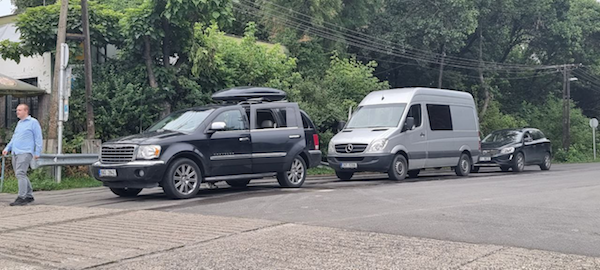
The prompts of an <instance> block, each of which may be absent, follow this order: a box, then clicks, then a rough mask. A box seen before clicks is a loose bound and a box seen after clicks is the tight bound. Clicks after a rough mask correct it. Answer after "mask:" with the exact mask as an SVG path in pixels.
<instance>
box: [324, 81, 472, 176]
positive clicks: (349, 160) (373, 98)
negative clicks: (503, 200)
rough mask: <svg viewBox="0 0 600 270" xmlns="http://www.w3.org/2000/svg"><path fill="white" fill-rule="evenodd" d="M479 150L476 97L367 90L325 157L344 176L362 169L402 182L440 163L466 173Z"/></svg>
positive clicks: (418, 90)
mask: <svg viewBox="0 0 600 270" xmlns="http://www.w3.org/2000/svg"><path fill="white" fill-rule="evenodd" d="M480 152H481V143H480V139H479V121H478V119H477V110H476V107H475V102H474V101H473V96H471V94H469V93H466V92H460V91H452V90H442V89H431V88H420V87H419V88H400V89H391V90H382V91H374V92H371V93H369V94H368V95H367V96H366V97H365V98H364V99H363V100H362V101H361V102H360V104H359V105H358V108H357V109H356V111H355V112H354V113H353V114H352V117H351V118H350V119H349V120H348V123H347V124H345V125H344V127H343V129H342V130H341V131H340V132H339V133H338V134H336V135H335V136H334V137H333V138H332V139H331V141H330V142H329V149H328V156H327V160H328V162H329V166H331V167H332V168H333V169H334V170H335V172H336V175H337V176H338V178H340V179H342V180H348V179H350V178H352V176H353V175H354V173H355V172H361V171H375V172H387V173H388V175H389V177H390V179H392V180H402V179H404V178H405V177H406V176H407V175H408V176H409V177H417V175H418V174H419V172H420V171H421V169H424V168H439V167H452V168H453V169H454V170H455V172H456V174H457V175H459V176H466V175H468V174H469V172H470V171H471V169H472V167H473V161H475V162H476V161H477V160H478V157H479V154H480Z"/></svg>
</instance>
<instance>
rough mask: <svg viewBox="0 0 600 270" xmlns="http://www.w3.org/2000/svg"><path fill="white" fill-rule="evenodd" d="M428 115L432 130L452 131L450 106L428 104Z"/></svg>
mask: <svg viewBox="0 0 600 270" xmlns="http://www.w3.org/2000/svg"><path fill="white" fill-rule="evenodd" d="M427 114H429V125H430V126H431V130H452V115H451V114H450V106H448V105H434V104H427Z"/></svg>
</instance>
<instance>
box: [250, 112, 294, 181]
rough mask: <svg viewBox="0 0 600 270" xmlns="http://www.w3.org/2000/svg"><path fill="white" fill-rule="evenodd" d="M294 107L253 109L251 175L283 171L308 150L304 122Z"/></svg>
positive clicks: (251, 113)
mask: <svg viewBox="0 0 600 270" xmlns="http://www.w3.org/2000/svg"><path fill="white" fill-rule="evenodd" d="M294 105H295V104H293V103H282V104H274V103H267V104H257V105H251V106H250V122H251V130H250V136H251V138H252V172H253V173H264V172H278V171H284V170H285V168H284V165H285V164H288V163H291V160H292V159H293V158H294V156H293V155H295V154H297V153H298V152H301V151H302V149H304V147H305V146H306V142H305V140H304V129H303V128H302V119H301V118H300V112H299V108H298V106H297V105H295V106H294Z"/></svg>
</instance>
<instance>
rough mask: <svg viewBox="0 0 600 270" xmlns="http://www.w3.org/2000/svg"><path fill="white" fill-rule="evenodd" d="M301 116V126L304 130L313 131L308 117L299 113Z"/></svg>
mask: <svg viewBox="0 0 600 270" xmlns="http://www.w3.org/2000/svg"><path fill="white" fill-rule="evenodd" d="M301 115H302V126H303V127H304V129H313V126H312V123H311V121H310V120H309V119H308V116H306V115H305V114H304V113H301Z"/></svg>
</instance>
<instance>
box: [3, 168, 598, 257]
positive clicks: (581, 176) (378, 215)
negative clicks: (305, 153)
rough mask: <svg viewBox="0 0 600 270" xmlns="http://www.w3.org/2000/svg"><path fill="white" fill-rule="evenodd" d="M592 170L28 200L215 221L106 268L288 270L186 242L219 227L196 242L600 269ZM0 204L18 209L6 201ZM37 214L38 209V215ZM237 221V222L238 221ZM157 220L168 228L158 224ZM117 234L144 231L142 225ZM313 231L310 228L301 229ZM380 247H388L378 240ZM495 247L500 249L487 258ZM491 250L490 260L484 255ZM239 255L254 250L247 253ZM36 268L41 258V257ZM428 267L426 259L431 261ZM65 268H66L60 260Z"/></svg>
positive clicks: (136, 217)
mask: <svg viewBox="0 0 600 270" xmlns="http://www.w3.org/2000/svg"><path fill="white" fill-rule="evenodd" d="M599 169H600V168H599V164H572V165H554V166H553V167H552V169H551V170H550V171H540V170H539V168H537V167H533V166H532V167H526V171H525V172H523V173H519V174H514V173H511V172H506V173H503V172H499V171H497V170H492V169H484V170H482V172H480V173H477V174H472V175H470V176H469V177H457V176H455V175H454V173H453V172H451V171H450V170H439V171H437V170H430V171H424V172H422V173H421V175H420V176H419V177H418V178H416V179H409V180H407V181H403V182H392V181H390V180H387V179H386V178H385V175H373V174H364V175H358V176H357V177H355V178H354V179H353V180H351V181H339V180H337V179H336V178H335V177H311V178H310V179H308V180H307V182H306V183H305V185H304V187H303V188H300V189H282V188H279V187H278V186H277V182H276V181H275V180H271V179H265V180H259V181H255V182H252V183H251V184H250V186H249V188H247V189H233V188H230V187H228V186H227V185H226V184H224V183H223V184H219V188H218V189H203V190H202V191H201V192H200V194H198V196H196V197H195V198H193V199H189V200H169V199H167V198H166V197H165V196H164V195H163V194H162V191H161V189H149V190H145V191H144V192H143V193H142V194H141V195H140V196H139V197H137V198H128V199H125V198H118V197H116V196H114V195H113V194H112V193H111V192H110V191H109V190H108V189H106V188H92V189H82V190H69V191H53V192H37V193H36V203H35V204H34V206H32V207H36V206H37V207H50V208H47V209H46V208H44V209H46V210H40V209H36V208H31V207H29V208H30V209H35V211H37V212H36V213H37V214H36V215H41V214H40V213H42V214H43V211H54V212H53V213H60V214H59V215H58V216H59V217H60V218H59V217H57V214H52V215H50V214H48V215H49V217H44V218H46V219H52V220H54V219H61V218H62V217H64V218H65V219H68V218H71V217H70V216H69V215H74V216H75V217H74V218H75V219H77V220H81V221H78V222H89V224H87V223H86V224H87V225H86V226H89V227H90V228H92V227H94V226H99V227H98V230H106V226H112V225H114V224H117V223H118V221H115V220H112V219H115V218H116V217H119V218H118V219H117V220H127V222H128V223H125V224H129V223H135V222H140V224H142V225H143V226H150V225H148V224H153V223H152V222H155V223H156V222H157V221H156V220H162V219H164V218H159V217H158V215H165V216H169V217H171V218H172V219H173V220H174V221H175V220H182V221H181V222H183V221H184V220H190V222H191V221H192V220H196V221H194V222H191V223H193V224H194V223H195V222H198V224H203V223H202V222H204V223H206V222H209V221H210V220H212V219H208V218H207V217H213V218H217V220H215V221H211V222H213V223H210V222H209V223H210V224H209V225H206V224H204V225H198V226H200V227H202V233H199V232H195V231H194V232H193V233H192V232H189V233H190V234H191V235H190V236H189V237H187V238H186V237H182V238H181V239H180V238H177V237H175V238H173V239H175V240H177V241H179V242H177V241H175V240H173V241H175V242H173V243H172V245H171V246H168V245H167V246H168V247H169V248H168V250H170V251H169V252H171V253H170V255H169V257H168V258H171V259H170V260H166V261H164V260H162V259H161V258H162V257H163V256H161V255H160V254H157V253H156V252H157V251H155V250H154V249H153V248H157V247H155V246H152V245H150V246H149V247H148V249H147V250H141V251H139V254H138V253H131V254H129V255H127V256H125V255H123V256H125V257H123V258H134V259H133V260H131V261H127V262H121V261H119V260H117V261H114V262H111V263H110V264H108V265H107V268H114V267H117V268H131V269H145V268H148V267H149V266H150V265H148V263H149V262H152V263H153V264H152V265H155V266H156V267H155V269H165V268H172V267H177V265H178V264H177V263H176V262H180V261H179V260H175V259H174V258H181V259H182V260H185V258H186V254H189V253H190V252H191V251H190V249H192V250H193V251H194V252H198V253H199V254H198V256H199V257H197V258H201V259H202V260H201V259H195V260H198V261H203V262H205V263H209V266H207V267H206V268H217V269H227V268H240V266H241V267H242V268H256V269H260V267H264V266H265V265H268V266H270V267H268V268H294V267H290V265H289V264H285V262H286V260H287V262H289V260H291V259H290V258H288V259H285V258H287V257H286V256H289V254H288V253H281V254H279V255H280V256H281V258H270V257H268V256H267V257H264V256H265V255H264V253H257V254H254V257H253V258H260V260H259V261H258V262H256V263H257V264H256V265H254V264H250V263H249V262H248V261H246V264H243V263H242V264H237V265H236V264H235V262H236V260H233V261H232V260H227V258H221V257H219V256H218V255H214V256H215V257H211V256H213V255H211V253H210V252H207V251H206V249H199V248H198V246H193V245H192V246H189V245H188V244H186V243H188V242H186V240H185V239H187V240H189V239H205V238H206V239H213V238H211V235H213V236H214V235H216V236H217V237H216V238H215V239H217V240H214V241H210V244H205V243H204V242H202V243H199V242H193V243H195V244H194V245H201V246H202V245H208V246H210V247H207V248H210V249H219V250H229V251H230V252H231V254H236V255H237V254H240V253H242V254H243V255H239V256H252V254H253V252H252V250H253V249H252V247H253V246H255V247H258V250H267V249H269V248H271V249H274V248H275V247H274V245H275V244H274V243H277V244H276V245H275V246H278V247H282V246H281V245H283V246H285V247H290V248H306V247H310V248H312V249H315V248H316V249H317V251H319V252H321V254H322V253H323V250H329V248H328V247H326V246H324V244H323V243H322V241H324V240H319V239H321V238H323V237H325V238H328V239H329V238H332V237H333V236H332V235H339V238H335V239H336V241H340V242H341V244H339V245H341V246H342V247H344V248H348V247H349V246H354V247H355V248H357V249H359V251H360V248H361V247H365V246H368V248H365V249H364V250H362V252H367V253H369V254H371V253H373V252H374V251H373V246H372V245H375V246H377V247H378V248H382V249H383V250H382V251H381V254H379V255H374V254H371V255H373V256H374V258H379V260H380V261H381V262H385V263H387V264H381V265H379V264H373V265H370V264H363V265H354V266H355V267H353V264H344V263H341V264H335V262H337V261H335V260H334V261H331V260H328V261H327V262H321V263H319V262H317V261H315V258H316V257H311V256H308V255H307V257H306V258H309V259H307V262H305V263H306V264H301V266H308V265H311V263H312V265H316V266H317V267H316V268H339V267H342V268H363V267H374V268H388V269H389V268H453V267H448V266H449V265H453V264H452V262H454V261H461V260H464V262H463V261H461V263H460V264H457V265H458V266H457V267H456V268H472V269H477V268H479V267H483V268H489V267H491V268H495V267H494V266H496V267H497V268H513V267H517V268H522V267H525V268H555V267H560V268H587V269H589V268H594V269H595V268H600V258H597V259H592V260H591V262H590V261H586V260H585V259H582V258H590V257H592V258H593V257H600V226H599V225H600V211H599V210H600V178H599V177H598V172H600V170H599ZM0 201H2V203H4V202H8V201H9V197H8V195H5V194H3V195H0ZM51 207H58V208H56V209H55V208H51ZM5 209H9V210H10V211H18V210H13V208H5ZM67 209H71V210H67ZM86 209H87V210H86ZM94 209H97V210H94ZM0 210H2V209H1V208H0ZM75 210H77V211H81V213H80V214H76V213H79V212H77V211H75ZM31 211H32V212H35V211H34V210H31ZM90 211H92V212H90ZM1 212H2V211H0V213H1ZM71 212H72V213H71ZM140 213H143V214H140ZM161 213H164V214H161ZM10 215H11V214H10V213H9V216H10ZM13 215H16V214H14V213H13ZM154 215H156V217H155V218H154V219H152V220H153V221H152V222H150V221H144V220H145V219H144V218H145V217H147V216H154ZM91 217H95V218H94V220H95V221H94V222H92V221H91V220H90V221H88V219H90V218H91ZM44 218H41V219H44ZM38 219H40V218H36V219H35V220H38ZM32 220H33V219H32ZM223 220H231V222H223ZM240 220H242V221H244V222H242V223H241V224H242V225H239V222H240ZM5 221H6V222H5V224H4V225H3V219H2V215H1V214H0V263H1V262H2V251H3V249H2V245H1V244H2V242H3V238H2V237H3V235H7V234H11V233H18V230H17V229H11V227H8V229H6V228H5V231H2V229H3V226H9V225H6V224H11V222H13V221H12V220H8V219H6V220H5ZM31 222H33V221H29V223H27V224H25V225H22V227H19V228H34V229H35V230H40V229H39V228H38V227H36V226H37V225H36V223H35V222H34V224H33V225H32V224H30V223H31ZM39 222H42V221H39ZM144 222H145V223H144ZM163 222H165V221H163ZM46 223H48V222H46ZM103 223H107V224H104V225H106V226H102V224H103ZM234 223H235V224H238V225H233V224H234ZM48 224H60V226H63V223H62V221H49V223H48ZM65 224H67V223H65ZM69 224H70V223H69ZM97 224H100V225H97ZM243 224H246V225H243ZM142 225H140V226H142ZM158 225H160V226H166V227H168V226H169V224H162V223H160V222H158ZM188 225H189V224H188ZM56 226H58V225H56ZM64 226H66V225H64ZM69 226H72V225H69ZM171 226H172V225H171ZM191 226H192V227H193V226H194V225H191ZM17 227H18V226H17ZM69 228H71V227H69ZM54 230H55V231H56V230H58V229H54ZM224 231H226V232H227V233H231V234H232V235H233V236H232V237H233V238H231V239H232V241H225V240H223V239H221V238H220V237H222V235H223V234H225V233H224ZM324 231H325V232H326V233H325V232H324ZM3 232H4V234H3ZM39 233H41V231H40V232H39ZM114 233H115V234H119V233H121V234H124V235H131V234H133V233H137V234H140V235H143V232H140V231H135V232H134V231H131V232H127V233H124V232H119V233H117V232H114ZM162 233H163V234H164V232H162ZM308 235H312V236H311V237H308ZM315 235H316V236H315ZM349 235H351V236H349ZM278 236H279V237H278ZM15 237H16V236H15ZM39 237H41V236H39ZM113 237H114V238H119V237H118V236H113ZM123 237H125V236H123ZM140 237H141V236H140ZM190 237H191V238H190ZM257 238H261V239H266V240H265V241H266V242H257ZM305 238H306V239H305ZM379 238H381V239H379ZM388 238H389V239H388ZM168 239H171V238H164V239H155V241H156V243H161V241H162V243H169V241H167V240H168ZM178 239H179V240H178ZM290 239H295V240H294V241H292V240H290ZM303 239H304V240H303ZM307 239H312V240H310V241H312V242H303V241H309V240H307ZM332 239H333V238H332ZM339 239H342V240H343V239H352V241H350V242H344V241H342V240H339ZM374 239H379V240H377V241H376V240H374ZM398 239H402V240H398ZM151 240H152V239H151V238H149V239H147V241H148V242H151ZM153 241H154V240H153ZM203 241H204V240H203ZM207 241H208V240H207ZM220 241H221V242H220ZM319 241H321V242H319ZM348 241H349V240H348ZM398 241H407V243H409V242H410V246H412V247H413V248H414V247H415V245H416V246H417V247H419V248H422V250H421V249H419V250H415V251H414V254H413V255H412V256H413V257H414V258H416V259H415V260H416V261H412V262H403V263H407V264H400V266H401V267H398V265H397V263H398V262H399V261H398V260H399V258H394V259H393V260H392V259H390V258H388V257H386V256H390V255H388V254H389V252H398V250H397V248H398V247H397V245H398ZM415 241H417V242H415ZM288 242H289V243H288ZM151 243H155V242H151ZM232 243H239V245H234V246H232ZM243 243H246V244H243ZM284 243H285V244H284ZM415 243H416V244H415ZM385 245H389V246H386V247H384V246H385ZM406 245H407V244H405V245H404V246H406ZM433 247H436V248H433ZM88 248H89V247H88ZM337 248H340V247H339V246H338V247H337ZM388 248H389V250H388ZM321 249H323V250H321ZM199 250H202V252H200V251H199ZM278 250H279V249H278ZM444 250H445V251H444ZM461 250H464V251H465V253H464V254H470V256H474V257H473V258H471V257H469V256H466V257H460V256H462V255H464V254H463V253H461V252H462V251H461ZM136 252H137V251H136ZM315 252H316V251H315ZM353 252H354V253H356V252H357V250H353V251H352V252H350V253H349V254H352V253H353ZM403 252H404V251H403ZM440 252H441V253H440ZM444 252H445V253H444ZM453 252H458V253H457V254H462V255H460V256H459V255H457V254H455V253H453ZM545 252H550V253H548V254H552V255H547V254H546V253H545ZM291 253H292V254H293V253H295V252H291ZM342 253H343V252H342ZM359 253H360V252H359ZM538 253H544V254H546V255H544V256H541V255H540V256H539V257H537V258H538V260H537V261H536V260H534V259H531V258H536V256H537V255H536V256H534V255H531V254H538ZM15 254H17V253H15ZM124 254H126V253H124ZM127 254H128V253H127ZM161 254H162V253H161ZM436 254H437V255H436ZM443 254H454V255H453V256H458V257H451V258H449V259H448V261H443V260H442V259H443V258H444V255H443ZM561 254H564V255H561ZM330 255H331V254H330ZM355 255H356V254H355ZM500 255H502V256H500ZM61 256H62V255H61ZM140 256H143V258H142V257H140ZM230 256H231V255H230ZM261 256H263V257H261ZM296 256H298V254H297V255H296ZM331 256H333V255H331ZM359 256H360V254H359ZM378 256H379V257H378ZM423 256H424V257H423ZM436 256H437V257H436ZM494 256H498V258H495V259H493V260H492V258H494ZM530 256H533V257H530ZM561 256H576V258H574V257H568V259H567V257H564V258H563V257H561ZM577 256H582V257H577ZM586 256H587V257H586ZM17 257H19V256H17V255H14V257H10V258H11V260H9V261H11V262H14V260H13V259H14V258H17ZM165 257H166V256H165ZM342 257H343V258H347V257H346V256H342ZM135 258H137V259H135ZM195 258H196V257H195ZM282 258H284V259H282ZM401 258H404V257H403V256H401ZM433 258H440V260H442V262H440V264H438V265H437V266H436V264H432V263H434V262H435V261H429V260H434V259H433ZM457 258H460V259H457ZM519 258H520V259H522V260H525V261H527V262H528V263H531V262H534V261H535V262H536V263H535V264H529V265H525V266H524V264H516V265H512V264H511V263H514V262H516V261H519ZM524 258H527V259H524ZM539 258H543V259H539ZM549 258H554V259H555V260H549ZM486 259H487V260H492V261H493V262H492V263H491V264H485V263H487V262H485V260H486ZM16 260H17V261H18V259H16ZM98 260H99V259H98ZM246 260H250V259H248V258H246ZM255 260H256V259H255ZM24 261H27V260H24ZM88 261H89V260H88ZM99 261H100V260H99ZM241 261H242V262H243V261H244V260H241ZM549 261H550V262H556V263H557V264H550V265H546V266H544V264H543V263H542V264H538V262H539V263H541V262H546V263H548V262H549ZM61 262H62V261H61ZM69 262H70V261H69ZM277 262H278V263H280V264H277ZM358 262H360V263H364V262H365V261H364V259H361V260H359V261H352V263H358ZM367 262H368V260H367ZM484 262H485V263H484ZM565 262H569V263H572V264H571V266H574V267H568V266H567V265H566V264H564V263H565ZM584 262H586V263H590V264H584ZM114 263H117V264H114ZM119 263H122V264H119ZM210 263H212V266H211V265H210ZM261 263H262V264H261ZM328 263H331V264H328ZM410 263H413V264H410ZM477 263H480V264H479V265H478V264H477ZM105 264H106V262H102V263H93V262H90V263H89V265H88V266H89V267H92V266H94V267H98V266H99V267H101V266H102V265H105ZM42 265H44V266H47V264H42ZM50 265H52V264H50ZM402 265H403V266H404V267H402ZM411 265H413V266H414V267H411ZM427 265H429V266H430V267H426V266H427ZM55 266H57V267H65V264H64V262H63V263H62V264H60V263H56V265H55ZM244 266H246V267H244ZM424 266H425V267H424ZM478 266H479V267H478ZM179 267H182V266H181V265H180V266H179ZM0 268H1V267H0ZM66 268H70V267H68V265H67V267H66ZM73 268H78V267H73ZM79 268H82V267H79ZM83 268H85V267H83ZM183 268H186V267H185V266H183ZM188 268H189V267H188ZM201 268H203V267H201ZM306 268H310V267H297V269H306Z"/></svg>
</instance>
